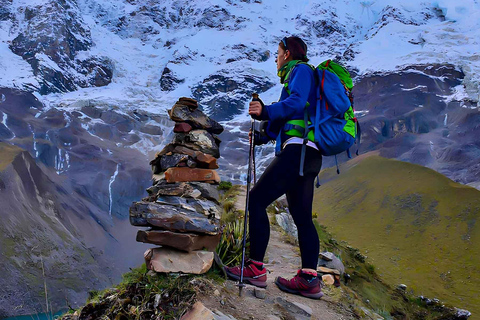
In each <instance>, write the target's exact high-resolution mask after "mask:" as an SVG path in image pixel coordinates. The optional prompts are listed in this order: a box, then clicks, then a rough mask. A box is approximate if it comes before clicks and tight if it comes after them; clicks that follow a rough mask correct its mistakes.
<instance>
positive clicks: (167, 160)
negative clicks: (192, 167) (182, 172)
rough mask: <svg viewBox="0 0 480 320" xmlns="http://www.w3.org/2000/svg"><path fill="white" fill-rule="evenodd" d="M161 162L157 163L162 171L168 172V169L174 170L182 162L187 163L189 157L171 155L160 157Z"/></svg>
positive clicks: (176, 154)
mask: <svg viewBox="0 0 480 320" xmlns="http://www.w3.org/2000/svg"><path fill="white" fill-rule="evenodd" d="M159 160H160V161H158V162H157V163H159V164H160V168H159V169H160V171H166V170H167V169H168V168H174V167H177V166H179V165H180V163H181V162H185V163H186V162H187V161H188V160H189V156H187V155H185V154H178V153H173V154H170V155H163V156H160V159H159Z"/></svg>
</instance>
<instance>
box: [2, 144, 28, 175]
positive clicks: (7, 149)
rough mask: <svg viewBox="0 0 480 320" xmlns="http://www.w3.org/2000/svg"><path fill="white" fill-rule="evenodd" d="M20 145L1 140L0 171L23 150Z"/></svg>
mask: <svg viewBox="0 0 480 320" xmlns="http://www.w3.org/2000/svg"><path fill="white" fill-rule="evenodd" d="M22 151H23V150H22V149H20V148H19V147H16V146H13V145H11V144H7V143H3V142H0V171H3V170H4V169H5V168H6V167H7V166H8V165H9V164H10V163H12V161H13V159H15V157H16V156H17V155H18V154H19V153H20V152H22Z"/></svg>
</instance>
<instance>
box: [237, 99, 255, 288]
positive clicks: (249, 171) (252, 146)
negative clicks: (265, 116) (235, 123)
mask: <svg viewBox="0 0 480 320" xmlns="http://www.w3.org/2000/svg"><path fill="white" fill-rule="evenodd" d="M255 95H256V96H257V98H258V95H257V94H255V93H254V94H253V96H254V98H255ZM254 127H255V120H254V119H252V120H251V127H250V139H249V140H250V146H249V151H248V169H247V194H246V197H245V217H244V220H243V240H242V264H241V268H240V281H239V282H238V295H239V296H240V297H241V296H242V289H243V287H245V284H244V283H243V270H244V269H245V246H246V243H247V223H248V204H249V199H250V182H251V181H252V162H253V161H252V160H253V157H254V152H255V144H254V141H253V140H254V137H255V135H254V132H253V130H254Z"/></svg>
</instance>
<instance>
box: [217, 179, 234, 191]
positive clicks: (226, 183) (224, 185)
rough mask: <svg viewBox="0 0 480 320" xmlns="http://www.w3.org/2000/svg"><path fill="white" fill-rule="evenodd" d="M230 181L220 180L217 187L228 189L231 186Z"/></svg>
mask: <svg viewBox="0 0 480 320" xmlns="http://www.w3.org/2000/svg"><path fill="white" fill-rule="evenodd" d="M232 186H233V185H232V183H231V182H230V181H221V182H220V184H219V185H218V187H217V189H218V190H220V191H228V190H230V189H231V188H232Z"/></svg>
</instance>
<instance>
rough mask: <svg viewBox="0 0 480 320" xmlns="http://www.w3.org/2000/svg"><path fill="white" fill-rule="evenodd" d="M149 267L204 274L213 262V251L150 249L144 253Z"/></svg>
mask: <svg viewBox="0 0 480 320" xmlns="http://www.w3.org/2000/svg"><path fill="white" fill-rule="evenodd" d="M144 257H145V263H146V265H147V269H149V270H153V271H155V272H162V273H170V272H182V273H189V274H204V273H206V272H207V271H208V270H210V267H211V266H212V263H213V252H210V251H192V252H181V251H178V250H175V249H170V248H154V249H148V250H147V251H145V253H144Z"/></svg>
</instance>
